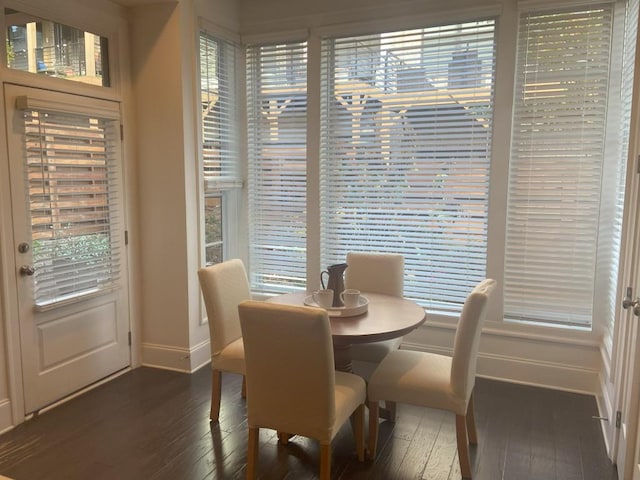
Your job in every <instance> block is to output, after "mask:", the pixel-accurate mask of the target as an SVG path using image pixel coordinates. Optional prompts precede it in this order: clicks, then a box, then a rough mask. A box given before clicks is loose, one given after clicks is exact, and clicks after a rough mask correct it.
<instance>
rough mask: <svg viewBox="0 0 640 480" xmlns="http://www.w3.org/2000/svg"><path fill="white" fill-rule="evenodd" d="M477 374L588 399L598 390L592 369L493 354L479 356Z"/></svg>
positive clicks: (434, 348)
mask: <svg viewBox="0 0 640 480" xmlns="http://www.w3.org/2000/svg"><path fill="white" fill-rule="evenodd" d="M401 348H403V349H407V350H418V351H425V352H432V353H438V354H440V355H449V356H450V355H451V354H452V349H451V348H446V347H440V346H433V345H429V346H425V345H421V344H417V343H409V342H403V343H402V347H401ZM477 374H478V376H480V377H484V378H491V379H494V380H501V381H505V382H511V383H520V384H523V385H531V386H535V387H544V388H551V389H554V390H564V391H568V392H576V393H585V394H589V395H595V394H596V393H597V392H598V391H599V388H600V387H599V383H598V379H599V371H598V370H595V369H589V368H582V367H576V366H568V365H565V364H560V363H553V362H546V361H540V360H532V359H522V358H518V357H514V356H508V355H499V354H493V353H492V354H488V353H482V352H480V353H478V367H477Z"/></svg>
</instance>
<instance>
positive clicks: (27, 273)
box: [20, 265, 36, 277]
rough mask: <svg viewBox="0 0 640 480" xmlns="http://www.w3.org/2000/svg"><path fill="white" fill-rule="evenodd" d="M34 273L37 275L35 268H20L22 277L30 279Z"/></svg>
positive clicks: (29, 266)
mask: <svg viewBox="0 0 640 480" xmlns="http://www.w3.org/2000/svg"><path fill="white" fill-rule="evenodd" d="M34 273H36V269H35V268H33V267H32V266H31V265H22V266H21V267H20V275H23V276H27V277H30V276H31V275H33V274H34Z"/></svg>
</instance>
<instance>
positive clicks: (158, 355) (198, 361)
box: [142, 340, 211, 373]
mask: <svg viewBox="0 0 640 480" xmlns="http://www.w3.org/2000/svg"><path fill="white" fill-rule="evenodd" d="M210 361H211V353H210V349H209V341H208V340H207V341H205V342H202V343H199V344H198V345H194V346H193V347H191V348H180V347H173V346H170V345H158V344H153V343H143V344H142V365H143V366H145V367H153V368H162V369H165V370H174V371H177V372H185V373H193V372H195V371H196V370H198V369H200V368H202V367H203V366H204V365H206V364H207V363H208V362H210Z"/></svg>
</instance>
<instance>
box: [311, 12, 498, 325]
mask: <svg viewBox="0 0 640 480" xmlns="http://www.w3.org/2000/svg"><path fill="white" fill-rule="evenodd" d="M494 29H495V22H494V21H493V20H486V21H479V22H469V23H463V24H452V25H445V26H439V27H433V28H424V29H417V30H410V31H400V32H391V33H382V34H375V35H366V36H357V37H348V38H330V39H326V40H324V42H323V58H322V71H323V78H322V99H323V101H322V105H323V112H322V134H321V135H322V136H321V138H322V140H321V180H320V181H321V184H320V188H321V232H322V233H321V235H322V238H321V242H322V252H321V259H322V262H323V265H328V264H332V263H338V262H342V261H344V259H345V257H346V254H347V252H349V251H377V252H395V253H401V254H403V255H404V257H405V295H406V296H408V297H411V298H414V299H416V300H418V301H419V302H420V303H421V304H423V305H424V306H427V307H428V308H429V309H430V311H432V312H443V313H450V312H451V313H452V312H459V310H460V307H461V305H462V303H463V302H464V299H465V297H466V295H467V294H468V292H469V291H470V290H471V289H472V288H473V286H474V285H475V284H476V283H477V282H479V281H480V280H481V279H483V278H484V277H485V264H486V245H487V199H488V189H489V166H490V158H491V151H490V147H491V132H492V125H491V120H492V95H493V77H494V64H495V56H494ZM382 275H384V273H382Z"/></svg>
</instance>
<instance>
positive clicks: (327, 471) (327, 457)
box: [320, 443, 331, 480]
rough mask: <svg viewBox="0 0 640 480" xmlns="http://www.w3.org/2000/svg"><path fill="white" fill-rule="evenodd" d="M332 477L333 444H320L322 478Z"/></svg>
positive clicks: (324, 479) (322, 479) (327, 479)
mask: <svg viewBox="0 0 640 480" xmlns="http://www.w3.org/2000/svg"><path fill="white" fill-rule="evenodd" d="M330 478H331V444H330V443H328V444H325V443H321V444H320V480H329V479H330Z"/></svg>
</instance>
